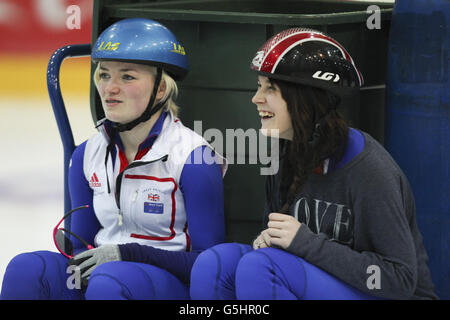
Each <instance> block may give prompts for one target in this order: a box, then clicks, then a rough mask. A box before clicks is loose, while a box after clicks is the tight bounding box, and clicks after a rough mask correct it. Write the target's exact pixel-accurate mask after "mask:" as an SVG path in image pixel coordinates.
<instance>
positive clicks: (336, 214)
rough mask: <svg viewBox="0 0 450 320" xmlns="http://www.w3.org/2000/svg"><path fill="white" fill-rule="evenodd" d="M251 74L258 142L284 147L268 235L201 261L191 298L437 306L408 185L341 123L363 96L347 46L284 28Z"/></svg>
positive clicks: (375, 146) (363, 137) (378, 151)
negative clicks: (344, 106)
mask: <svg viewBox="0 0 450 320" xmlns="http://www.w3.org/2000/svg"><path fill="white" fill-rule="evenodd" d="M251 69H252V70H253V71H255V72H256V73H257V77H258V90H257V91H256V94H255V95H254V97H253V98H252V102H253V103H254V104H255V105H256V106H257V111H258V113H259V116H260V117H261V128H262V129H265V130H263V131H262V133H263V134H264V133H265V134H267V135H269V136H272V137H274V138H279V139H280V145H281V146H282V150H281V151H282V152H281V156H280V157H281V159H280V161H281V165H280V170H279V172H277V173H276V174H274V175H273V176H269V177H268V179H267V180H266V210H265V220H264V229H263V231H262V232H261V233H260V234H259V235H258V236H257V237H256V239H255V240H254V242H253V248H252V247H250V246H248V245H244V244H237V243H231V244H230V243H228V244H220V245H217V246H215V247H213V248H211V249H209V250H206V251H205V252H203V253H202V254H201V255H200V256H199V257H198V259H197V260H196V262H195V264H194V267H193V270H192V275H191V296H192V298H193V299H235V298H237V299H246V300H247V299H248V300H253V299H376V298H385V299H434V298H436V295H435V293H434V288H433V283H432V280H431V276H430V272H429V270H428V267H427V259H428V258H427V254H426V252H425V249H424V246H423V244H422V237H421V235H420V232H419V230H418V227H417V224H416V217H415V207H414V198H413V194H412V192H411V189H410V187H409V184H408V180H407V178H406V177H405V175H404V174H403V172H402V171H401V169H400V168H399V167H398V166H397V164H396V163H395V161H394V160H393V159H392V158H391V156H390V155H389V154H388V153H387V151H386V150H385V149H384V148H383V147H382V146H381V145H380V144H379V143H378V142H377V141H376V140H375V139H373V138H372V137H371V136H370V135H369V134H367V133H365V132H363V131H360V130H357V129H354V128H349V127H348V126H347V124H346V122H345V121H344V119H343V117H342V116H341V115H340V113H339V112H338V109H339V107H340V104H341V101H343V98H344V97H350V98H351V97H352V95H353V94H354V93H356V91H357V90H359V88H360V87H361V86H362V85H363V77H362V75H361V73H360V72H359V71H358V69H357V67H356V65H355V63H354V61H353V59H352V58H351V56H350V55H349V54H348V52H347V51H346V50H345V49H344V47H342V45H340V44H339V43H338V42H337V41H336V40H334V39H333V38H331V37H329V36H327V35H326V34H324V33H322V32H319V31H315V30H311V29H302V28H292V29H289V30H285V31H283V32H281V33H279V34H277V35H275V36H273V37H272V38H270V39H269V40H268V41H267V42H266V43H265V44H264V45H263V46H262V47H261V48H260V49H259V50H258V51H257V53H256V55H255V57H254V59H253V61H252V63H251ZM361 107H362V108H364V106H361Z"/></svg>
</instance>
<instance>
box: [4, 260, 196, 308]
mask: <svg viewBox="0 0 450 320" xmlns="http://www.w3.org/2000/svg"><path fill="white" fill-rule="evenodd" d="M67 267H68V265H67V258H65V257H64V256H63V255H61V254H59V253H55V252H49V251H37V252H31V253H23V254H20V255H18V256H16V257H14V259H12V260H11V262H10V263H9V264H8V267H7V268H6V272H5V275H4V278H3V285H2V292H1V299H4V300H11V299H15V300H19V299H20V300H35V299H50V300H60V299H62V300H81V299H86V300H127V299H133V300H157V299H167V300H175V299H189V288H188V287H187V286H186V285H185V284H184V283H182V282H181V281H180V280H179V279H178V278H176V277H175V276H174V275H172V274H171V273H169V272H168V271H166V270H163V269H160V268H158V267H155V266H152V265H148V264H143V263H136V262H125V261H114V262H108V263H104V264H102V265H100V266H98V267H97V268H96V269H95V270H94V272H93V273H92V274H91V277H90V279H89V285H88V287H87V290H86V292H85V293H83V292H82V290H80V289H75V288H73V285H68V282H69V284H70V283H72V284H73V283H74V282H73V281H71V279H69V277H71V276H72V274H73V273H71V272H70V270H68V269H67ZM68 271H69V272H68ZM72 277H73V276H72ZM68 280H69V281H68ZM71 288H73V289H71Z"/></svg>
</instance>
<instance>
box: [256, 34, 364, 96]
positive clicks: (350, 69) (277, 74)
mask: <svg viewBox="0 0 450 320" xmlns="http://www.w3.org/2000/svg"><path fill="white" fill-rule="evenodd" d="M250 68H251V69H252V70H254V71H256V72H257V73H258V74H260V75H262V76H266V77H269V78H272V79H279V80H284V81H288V82H294V83H300V84H304V85H309V86H313V87H318V88H322V89H325V90H328V91H331V92H333V93H334V94H336V95H338V96H344V95H347V94H349V93H351V92H354V89H357V88H359V87H361V86H362V85H363V84H364V80H363V77H362V75H361V73H360V72H359V70H358V68H357V67H356V65H355V63H354V61H353V59H352V57H351V56H350V55H349V54H348V52H347V51H346V50H345V48H344V47H343V46H342V45H341V44H339V43H338V42H337V41H336V40H334V39H333V38H331V37H329V36H327V35H326V34H324V33H322V32H320V31H316V30H312V29H305V28H291V29H288V30H285V31H282V32H280V33H278V34H276V35H274V36H273V37H271V38H270V39H269V40H267V41H266V43H264V45H263V46H262V47H261V48H260V49H259V50H258V51H257V52H256V55H255V57H254V58H253V60H252V63H251V65H250Z"/></svg>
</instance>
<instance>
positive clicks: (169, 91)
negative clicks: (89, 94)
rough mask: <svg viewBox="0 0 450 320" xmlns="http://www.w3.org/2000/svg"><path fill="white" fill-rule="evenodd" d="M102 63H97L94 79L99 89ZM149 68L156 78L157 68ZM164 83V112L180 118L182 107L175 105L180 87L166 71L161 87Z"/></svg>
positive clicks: (163, 74)
mask: <svg viewBox="0 0 450 320" xmlns="http://www.w3.org/2000/svg"><path fill="white" fill-rule="evenodd" d="M100 63H101V62H99V63H97V67H96V68H95V71H94V76H93V78H94V83H95V86H96V87H97V85H98V82H99V81H100ZM148 67H149V68H150V72H151V73H152V74H153V75H154V76H156V67H153V66H148ZM163 82H164V83H165V84H166V91H165V93H164V96H163V97H162V99H161V100H163V101H164V100H166V99H167V100H166V103H165V105H164V110H167V111H171V112H172V113H173V115H174V116H175V117H177V116H178V112H179V109H180V107H178V105H177V104H176V103H175V100H176V98H177V96H178V86H177V83H176V82H175V80H174V79H173V78H172V77H171V76H170V75H168V74H167V72H166V71H164V70H163V73H162V75H161V83H160V85H161V84H162V83H163ZM155 103H156V102H155Z"/></svg>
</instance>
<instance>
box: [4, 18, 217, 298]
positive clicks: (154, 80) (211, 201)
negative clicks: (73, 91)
mask: <svg viewBox="0 0 450 320" xmlns="http://www.w3.org/2000/svg"><path fill="white" fill-rule="evenodd" d="M92 60H93V61H94V62H95V63H97V67H96V71H95V73H94V82H95V85H96V88H97V91H98V93H99V96H100V98H101V101H102V106H103V110H104V113H105V118H104V119H102V120H100V121H99V123H98V125H97V128H98V130H99V132H98V133H97V134H95V135H94V136H92V137H91V138H90V139H89V140H87V141H86V142H84V143H83V144H81V145H80V146H78V147H77V148H76V150H75V151H74V153H73V156H72V161H71V165H70V170H69V189H70V196H71V201H72V207H73V208H76V207H80V206H86V205H87V208H86V207H85V208H84V209H83V210H80V211H79V212H76V213H74V214H72V216H71V219H72V220H71V230H70V232H71V234H72V235H74V236H73V237H72V238H71V243H72V250H71V251H70V252H68V248H60V247H58V249H59V250H60V251H61V253H63V254H60V253H56V252H48V251H38V252H32V253H24V254H20V255H18V256H16V257H15V258H14V259H13V260H12V261H11V262H10V263H9V265H8V267H7V270H6V273H5V276H4V281H3V286H2V293H1V297H2V299H83V298H86V299H188V298H189V277H190V270H191V267H192V264H193V262H194V261H195V259H196V257H197V256H198V254H199V253H200V252H201V251H203V250H205V249H207V248H209V247H211V246H213V245H216V244H218V243H221V242H223V241H224V235H225V231H224V217H223V188H222V177H223V175H224V174H225V170H226V164H225V160H224V159H223V158H222V157H221V156H220V155H218V154H216V153H214V151H213V150H212V147H211V146H210V145H209V144H208V143H207V142H206V141H205V140H204V139H203V138H202V137H201V136H199V135H197V134H196V133H195V132H193V131H192V130H190V129H188V128H187V127H185V126H183V124H182V123H181V121H180V120H179V119H178V118H177V111H178V107H177V106H176V104H175V102H174V99H175V98H176V95H177V90H178V89H177V86H176V83H175V80H182V79H183V78H184V77H185V76H186V74H187V72H188V62H187V58H186V52H185V50H184V48H183V46H182V45H181V43H179V42H178V40H177V39H176V38H175V36H174V35H173V34H172V32H171V31H170V30H169V29H167V28H166V27H165V26H163V25H162V24H160V23H158V22H156V21H152V20H148V19H125V20H121V21H119V22H117V23H114V24H113V25H111V26H110V27H109V28H107V29H106V30H105V31H104V32H103V33H102V34H101V35H100V36H99V37H98V39H97V41H96V43H95V45H94V47H93V50H92ZM211 159H212V160H213V161H211ZM67 232H68V231H67ZM55 235H56V228H55ZM86 246H88V248H89V250H86ZM68 258H70V259H68ZM68 266H70V267H72V268H71V269H69V270H76V269H77V270H79V272H80V276H81V279H82V280H83V281H82V283H83V286H82V288H77V287H75V288H74V286H71V285H70V283H69V282H70V281H69V280H70V279H69V277H70V276H71V273H70V272H69V273H68V272H67V270H68Z"/></svg>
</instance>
